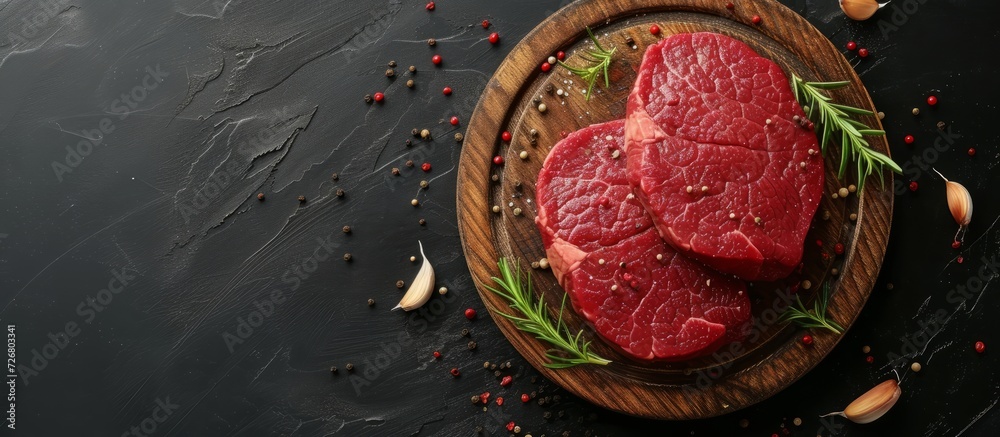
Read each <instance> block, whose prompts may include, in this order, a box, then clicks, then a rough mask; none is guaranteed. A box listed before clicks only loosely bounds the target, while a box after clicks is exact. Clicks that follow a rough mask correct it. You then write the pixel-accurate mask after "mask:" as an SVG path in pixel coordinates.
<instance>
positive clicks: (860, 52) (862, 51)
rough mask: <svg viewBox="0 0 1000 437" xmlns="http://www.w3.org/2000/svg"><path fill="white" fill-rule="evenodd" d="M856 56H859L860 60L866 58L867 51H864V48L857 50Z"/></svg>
mask: <svg viewBox="0 0 1000 437" xmlns="http://www.w3.org/2000/svg"><path fill="white" fill-rule="evenodd" d="M858 56H860V57H862V58H867V57H868V49H866V48H864V47H862V48H860V49H858Z"/></svg>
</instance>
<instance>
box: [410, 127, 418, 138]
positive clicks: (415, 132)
mask: <svg viewBox="0 0 1000 437" xmlns="http://www.w3.org/2000/svg"><path fill="white" fill-rule="evenodd" d="M410 133H411V134H413V136H415V137H419V136H420V129H417V128H413V130H411V131H410Z"/></svg>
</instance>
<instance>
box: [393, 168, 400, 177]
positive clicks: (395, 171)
mask: <svg viewBox="0 0 1000 437" xmlns="http://www.w3.org/2000/svg"><path fill="white" fill-rule="evenodd" d="M392 175H393V176H399V169H398V168H396V167H393V168H392Z"/></svg>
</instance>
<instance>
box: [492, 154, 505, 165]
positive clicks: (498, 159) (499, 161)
mask: <svg viewBox="0 0 1000 437" xmlns="http://www.w3.org/2000/svg"><path fill="white" fill-rule="evenodd" d="M493 163H494V164H496V165H503V157H502V156H500V155H497V156H494V157H493Z"/></svg>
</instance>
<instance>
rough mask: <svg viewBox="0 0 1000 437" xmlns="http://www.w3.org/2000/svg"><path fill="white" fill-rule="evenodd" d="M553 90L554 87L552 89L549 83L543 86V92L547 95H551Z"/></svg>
mask: <svg viewBox="0 0 1000 437" xmlns="http://www.w3.org/2000/svg"><path fill="white" fill-rule="evenodd" d="M553 88H555V87H553V86H552V84H551V83H547V84H545V92H547V93H549V94H552V89H553Z"/></svg>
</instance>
